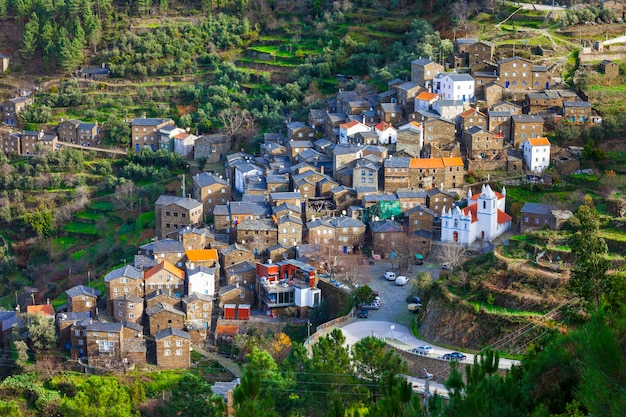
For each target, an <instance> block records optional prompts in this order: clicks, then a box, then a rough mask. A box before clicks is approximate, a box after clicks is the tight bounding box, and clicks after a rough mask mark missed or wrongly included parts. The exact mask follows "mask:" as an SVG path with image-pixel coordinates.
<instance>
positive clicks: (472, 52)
mask: <svg viewBox="0 0 626 417" xmlns="http://www.w3.org/2000/svg"><path fill="white" fill-rule="evenodd" d="M494 51H495V45H494V44H493V43H491V42H487V41H478V42H475V43H473V44H471V45H468V46H467V66H469V67H472V66H474V65H477V64H479V63H481V62H492V61H493V53H494Z"/></svg>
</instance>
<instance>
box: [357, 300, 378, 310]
mask: <svg viewBox="0 0 626 417" xmlns="http://www.w3.org/2000/svg"><path fill="white" fill-rule="evenodd" d="M379 308H380V304H378V303H376V302H373V303H370V304H363V305H362V306H361V309H362V310H378V309H379Z"/></svg>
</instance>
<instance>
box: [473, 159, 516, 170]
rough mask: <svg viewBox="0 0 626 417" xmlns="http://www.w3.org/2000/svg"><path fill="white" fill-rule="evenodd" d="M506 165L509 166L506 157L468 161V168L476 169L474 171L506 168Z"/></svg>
mask: <svg viewBox="0 0 626 417" xmlns="http://www.w3.org/2000/svg"><path fill="white" fill-rule="evenodd" d="M506 167H507V160H506V159H496V160H488V159H480V160H470V161H467V170H468V171H474V172H476V171H496V170H505V169H506Z"/></svg>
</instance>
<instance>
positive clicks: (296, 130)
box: [286, 122, 315, 140]
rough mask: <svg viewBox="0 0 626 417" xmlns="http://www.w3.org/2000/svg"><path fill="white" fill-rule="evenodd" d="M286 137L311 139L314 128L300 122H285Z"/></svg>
mask: <svg viewBox="0 0 626 417" xmlns="http://www.w3.org/2000/svg"><path fill="white" fill-rule="evenodd" d="M286 127H287V139H290V140H304V139H307V138H308V139H311V138H313V136H314V135H315V130H314V129H313V128H312V127H311V126H307V125H305V124H304V123H302V122H287V124H286Z"/></svg>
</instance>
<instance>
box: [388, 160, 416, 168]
mask: <svg viewBox="0 0 626 417" xmlns="http://www.w3.org/2000/svg"><path fill="white" fill-rule="evenodd" d="M410 165H411V158H387V159H385V168H408V167H409V166H410Z"/></svg>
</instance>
